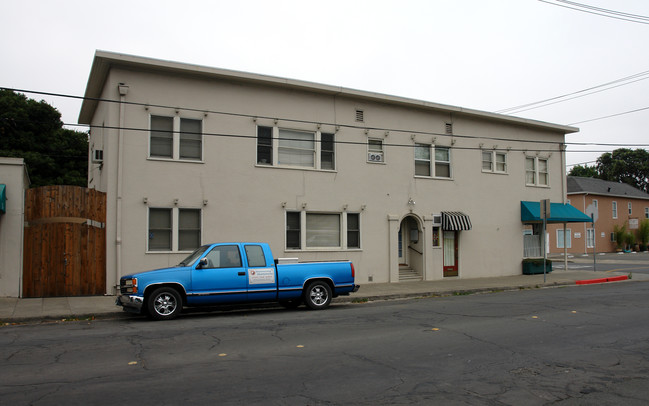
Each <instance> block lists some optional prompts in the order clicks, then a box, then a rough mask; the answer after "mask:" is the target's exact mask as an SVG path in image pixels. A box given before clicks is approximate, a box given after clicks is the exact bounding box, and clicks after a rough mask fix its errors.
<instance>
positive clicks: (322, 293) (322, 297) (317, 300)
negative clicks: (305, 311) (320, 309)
mask: <svg viewBox="0 0 649 406" xmlns="http://www.w3.org/2000/svg"><path fill="white" fill-rule="evenodd" d="M309 297H310V298H311V302H312V303H313V304H316V305H318V306H322V305H323V304H325V303H326V302H327V291H326V290H325V289H324V288H323V287H322V286H314V287H313V289H311V293H310V294H309Z"/></svg>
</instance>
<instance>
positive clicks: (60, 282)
mask: <svg viewBox="0 0 649 406" xmlns="http://www.w3.org/2000/svg"><path fill="white" fill-rule="evenodd" d="M105 223H106V194H105V193H102V192H98V191H96V190H94V189H86V188H82V187H78V186H43V187H39V188H33V189H27V190H26V191H25V235H24V255H23V297H54V296H85V295H103V294H105V293H106V228H105Z"/></svg>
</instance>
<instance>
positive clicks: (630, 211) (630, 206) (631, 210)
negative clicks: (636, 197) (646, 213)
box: [628, 202, 633, 215]
mask: <svg viewBox="0 0 649 406" xmlns="http://www.w3.org/2000/svg"><path fill="white" fill-rule="evenodd" d="M628 207H629V215H631V214H633V204H632V203H631V202H629V204H628Z"/></svg>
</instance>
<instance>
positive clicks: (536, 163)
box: [525, 156, 550, 187]
mask: <svg viewBox="0 0 649 406" xmlns="http://www.w3.org/2000/svg"><path fill="white" fill-rule="evenodd" d="M530 161H531V162H532V168H528V167H527V163H528V162H530ZM541 161H543V162H545V168H546V170H545V171H541V168H540V166H541V165H540V162H541ZM530 173H532V174H533V178H534V179H533V181H532V182H530V181H529V180H528V174H530ZM541 175H545V179H546V182H545V183H541V181H540V178H541ZM525 185H526V186H535V187H550V160H549V158H543V157H538V156H525Z"/></svg>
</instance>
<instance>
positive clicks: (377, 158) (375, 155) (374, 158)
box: [367, 152, 383, 162]
mask: <svg viewBox="0 0 649 406" xmlns="http://www.w3.org/2000/svg"><path fill="white" fill-rule="evenodd" d="M367 160H368V161H369V162H383V153H381V152H368V153H367Z"/></svg>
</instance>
